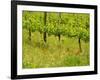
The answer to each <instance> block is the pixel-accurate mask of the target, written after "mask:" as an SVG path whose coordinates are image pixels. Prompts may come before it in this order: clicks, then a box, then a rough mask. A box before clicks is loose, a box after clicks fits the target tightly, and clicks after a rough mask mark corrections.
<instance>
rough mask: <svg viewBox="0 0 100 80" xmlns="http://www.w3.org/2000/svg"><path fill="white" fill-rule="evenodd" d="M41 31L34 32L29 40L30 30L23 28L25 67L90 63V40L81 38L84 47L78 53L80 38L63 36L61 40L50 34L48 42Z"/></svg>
mask: <svg viewBox="0 0 100 80" xmlns="http://www.w3.org/2000/svg"><path fill="white" fill-rule="evenodd" d="M42 37H43V35H42V34H40V33H39V32H33V33H32V36H31V38H32V40H31V42H29V40H28V31H27V30H25V29H23V44H22V49H23V53H22V56H23V58H22V63H23V68H47V67H65V66H86V65H89V42H88V43H85V42H83V41H82V40H81V43H82V49H83V51H82V52H81V53H78V50H79V47H78V40H77V39H76V38H68V37H64V36H61V41H60V42H59V40H58V38H57V37H55V36H53V35H52V36H48V37H47V43H44V41H43V38H42Z"/></svg>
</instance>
